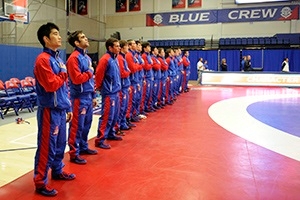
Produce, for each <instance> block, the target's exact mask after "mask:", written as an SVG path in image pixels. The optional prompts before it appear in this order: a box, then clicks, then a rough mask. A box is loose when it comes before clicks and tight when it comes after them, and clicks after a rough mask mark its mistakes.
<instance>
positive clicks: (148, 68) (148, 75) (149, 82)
mask: <svg viewBox="0 0 300 200" xmlns="http://www.w3.org/2000/svg"><path fill="white" fill-rule="evenodd" d="M142 58H143V60H144V63H145V64H144V66H143V68H144V74H145V81H146V88H145V101H144V109H145V111H147V110H151V109H153V107H152V106H151V105H150V103H151V96H152V88H153V81H154V77H153V70H152V67H153V61H152V59H151V55H150V53H148V52H144V53H143V54H142Z"/></svg>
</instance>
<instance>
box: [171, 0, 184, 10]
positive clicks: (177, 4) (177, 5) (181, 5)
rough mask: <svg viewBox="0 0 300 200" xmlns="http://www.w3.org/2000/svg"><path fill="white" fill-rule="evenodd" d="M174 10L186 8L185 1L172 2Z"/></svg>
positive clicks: (174, 0)
mask: <svg viewBox="0 0 300 200" xmlns="http://www.w3.org/2000/svg"><path fill="white" fill-rule="evenodd" d="M172 8H185V0H172Z"/></svg>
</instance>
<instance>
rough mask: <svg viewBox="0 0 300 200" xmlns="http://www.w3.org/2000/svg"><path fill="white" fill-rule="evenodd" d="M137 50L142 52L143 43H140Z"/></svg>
mask: <svg viewBox="0 0 300 200" xmlns="http://www.w3.org/2000/svg"><path fill="white" fill-rule="evenodd" d="M136 50H137V51H138V52H141V51H142V45H141V43H138V44H137V45H136Z"/></svg>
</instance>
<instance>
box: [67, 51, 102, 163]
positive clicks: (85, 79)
mask: <svg viewBox="0 0 300 200" xmlns="http://www.w3.org/2000/svg"><path fill="white" fill-rule="evenodd" d="M66 65H67V69H68V75H69V86H70V96H71V102H72V110H73V119H72V121H71V122H70V126H69V139H68V144H69V147H70V151H69V154H70V157H71V159H72V158H75V157H76V156H78V155H79V153H80V151H84V150H87V149H88V134H89V131H90V128H91V125H92V120H93V99H95V98H96V95H95V90H94V79H93V72H94V71H93V68H92V61H91V58H90V57H89V56H88V55H87V54H86V52H85V51H84V50H83V49H80V48H78V47H76V48H75V51H73V53H72V54H71V55H70V57H69V58H68V60H67V64H66Z"/></svg>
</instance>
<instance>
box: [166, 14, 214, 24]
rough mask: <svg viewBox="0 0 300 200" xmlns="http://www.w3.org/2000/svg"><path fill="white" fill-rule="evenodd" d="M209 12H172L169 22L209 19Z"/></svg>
mask: <svg viewBox="0 0 300 200" xmlns="http://www.w3.org/2000/svg"><path fill="white" fill-rule="evenodd" d="M209 14H210V13H209V12H203V13H195V14H193V13H190V14H188V15H185V14H180V15H178V14H172V15H170V18H169V23H178V22H181V23H186V22H196V21H209Z"/></svg>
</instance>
